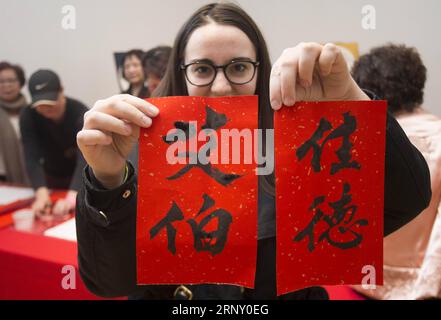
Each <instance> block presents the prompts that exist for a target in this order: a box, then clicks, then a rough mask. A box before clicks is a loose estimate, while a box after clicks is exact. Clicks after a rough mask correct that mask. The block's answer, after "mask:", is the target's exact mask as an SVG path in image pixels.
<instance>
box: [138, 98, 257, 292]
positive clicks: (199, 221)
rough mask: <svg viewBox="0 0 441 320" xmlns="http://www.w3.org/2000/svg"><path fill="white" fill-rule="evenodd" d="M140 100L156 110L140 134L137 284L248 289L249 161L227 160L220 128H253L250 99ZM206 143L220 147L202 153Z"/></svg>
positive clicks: (252, 198) (252, 204)
mask: <svg viewBox="0 0 441 320" xmlns="http://www.w3.org/2000/svg"><path fill="white" fill-rule="evenodd" d="M147 101H149V102H150V103H152V104H154V105H155V106H157V107H158V108H159V110H160V114H159V116H158V117H156V118H155V119H154V121H153V125H152V127H150V128H148V129H142V130H141V133H140V139H139V177H138V179H139V180H138V212H137V248H136V249H137V276H138V278H137V279H138V284H198V283H225V284H236V285H241V286H245V287H249V288H252V287H254V277H255V269H256V251H257V175H256V172H255V168H256V162H255V161H254V160H253V161H252V162H251V163H245V161H243V160H241V161H239V164H235V163H233V161H232V158H233V151H234V146H233V147H232V146H231V144H232V142H231V140H230V147H229V150H230V153H229V155H227V156H226V157H225V153H224V152H223V153H222V154H221V152H220V151H221V147H222V148H224V147H225V146H228V143H226V140H224V139H222V136H221V132H222V130H231V129H233V130H234V129H237V130H239V131H241V130H242V129H246V130H251V131H254V130H255V129H257V112H258V99H257V97H256V96H240V97H228V98H208V97H169V98H157V99H148V100H147ZM178 129H179V130H178ZM202 129H211V130H212V131H211V133H210V132H209V133H204V132H202ZM179 132H180V133H182V132H184V136H183V137H182V135H178V133H179ZM201 132H202V133H201ZM207 136H209V139H208V138H207ZM244 139H245V138H244ZM207 141H209V142H214V143H215V145H216V146H219V148H218V150H217V152H214V151H213V150H214V149H210V151H209V152H207V148H206V146H207V145H206V142H207ZM248 145H249V141H248ZM204 146H205V149H204ZM252 146H254V143H252ZM242 148H243V146H242ZM236 151H237V150H236ZM198 152H199V153H198ZM242 153H243V152H240V154H242ZM204 154H205V156H204ZM216 155H217V156H218V159H217V161H216ZM167 156H168V157H169V159H167ZM171 156H174V157H175V161H176V162H177V163H174V164H172V163H170V159H171ZM195 157H196V158H195ZM222 159H223V160H228V161H227V163H224V162H225V161H224V162H222ZM205 160H208V161H205ZM179 161H184V162H185V163H180V162H179ZM204 161H205V162H204ZM221 162H222V163H221Z"/></svg>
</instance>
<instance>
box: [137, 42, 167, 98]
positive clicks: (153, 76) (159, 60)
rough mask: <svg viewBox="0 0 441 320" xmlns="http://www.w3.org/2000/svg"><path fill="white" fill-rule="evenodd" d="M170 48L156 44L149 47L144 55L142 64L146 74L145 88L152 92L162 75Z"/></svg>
mask: <svg viewBox="0 0 441 320" xmlns="http://www.w3.org/2000/svg"><path fill="white" fill-rule="evenodd" d="M171 50H172V48H171V47H170V46H158V47H155V48H152V49H150V50H149V51H147V52H146V53H145V55H144V59H143V62H142V64H143V66H144V73H145V75H146V82H147V88H148V90H149V91H150V93H151V94H152V93H153V91H155V89H156V87H157V86H158V85H159V82H161V80H162V78H163V77H164V74H165V70H166V69H167V64H168V60H169V58H170V53H171Z"/></svg>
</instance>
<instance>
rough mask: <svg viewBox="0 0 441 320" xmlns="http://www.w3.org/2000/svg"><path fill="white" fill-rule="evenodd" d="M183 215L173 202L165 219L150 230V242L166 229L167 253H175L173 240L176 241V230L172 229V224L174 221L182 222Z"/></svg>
mask: <svg viewBox="0 0 441 320" xmlns="http://www.w3.org/2000/svg"><path fill="white" fill-rule="evenodd" d="M183 219H184V215H183V214H182V211H181V209H179V207H178V206H177V204H176V203H175V202H174V201H173V204H172V207H171V208H170V210H169V211H168V212H167V214H166V215H165V217H164V218H163V219H162V220H161V221H159V222H158V223H157V224H156V225H155V226H154V227H153V228H151V229H150V240H152V239H153V238H154V237H156V235H157V234H158V232H159V231H161V230H162V229H163V228H166V229H167V242H168V244H167V248H168V251H170V252H171V253H173V254H175V253H176V245H175V239H176V229H175V228H174V227H173V225H172V223H173V222H174V221H179V220H183Z"/></svg>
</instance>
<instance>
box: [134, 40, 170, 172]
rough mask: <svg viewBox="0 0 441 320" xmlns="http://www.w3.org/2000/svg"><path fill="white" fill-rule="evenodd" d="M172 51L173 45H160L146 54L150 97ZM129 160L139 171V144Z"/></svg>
mask: <svg viewBox="0 0 441 320" xmlns="http://www.w3.org/2000/svg"><path fill="white" fill-rule="evenodd" d="M170 52H171V47H169V46H158V47H155V48H152V49H150V50H148V51H147V52H146V53H145V55H144V58H143V60H142V64H143V67H144V74H145V75H146V83H147V92H148V97H150V95H151V94H152V93H153V91H154V90H155V89H156V87H157V86H158V84H159V83H160V82H161V80H162V78H163V77H164V74H165V70H166V69H167V64H168V60H169V57H170ZM148 97H144V98H148ZM129 161H130V162H131V163H132V164H133V167H134V168H135V171H136V172H138V145H136V146H135V147H134V148H133V150H132V152H131V153H130V155H129Z"/></svg>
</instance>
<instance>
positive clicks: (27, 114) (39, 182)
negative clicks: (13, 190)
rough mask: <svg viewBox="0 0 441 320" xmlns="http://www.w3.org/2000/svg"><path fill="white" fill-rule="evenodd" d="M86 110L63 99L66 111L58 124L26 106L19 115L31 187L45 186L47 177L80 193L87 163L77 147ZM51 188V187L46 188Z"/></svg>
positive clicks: (78, 104)
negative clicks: (57, 179)
mask: <svg viewBox="0 0 441 320" xmlns="http://www.w3.org/2000/svg"><path fill="white" fill-rule="evenodd" d="M87 110H88V108H87V107H86V106H85V105H84V104H83V103H81V102H79V101H77V100H75V99H71V98H69V97H66V111H65V113H64V117H63V119H62V120H61V122H60V123H56V122H54V121H52V120H49V119H47V118H45V117H44V116H42V115H40V114H39V113H38V112H37V111H36V109H35V108H32V107H31V106H28V107H26V108H24V109H23V110H22V112H21V114H20V130H21V137H22V142H23V148H24V155H25V162H26V169H27V173H28V175H29V178H30V180H31V184H32V187H33V188H34V189H38V188H39V187H42V186H48V185H47V181H46V175H48V176H53V177H56V178H67V179H69V180H70V186H69V189H70V190H79V189H80V187H81V185H82V181H81V172H82V169H83V168H84V166H85V164H86V162H85V160H84V158H83V155H82V153H81V152H80V151H79V149H78V145H77V133H78V131H80V130H81V128H82V127H83V120H84V113H85V112H86V111H87ZM49 187H51V186H49Z"/></svg>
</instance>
